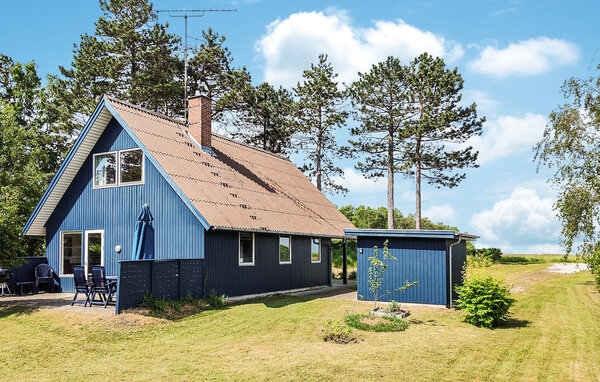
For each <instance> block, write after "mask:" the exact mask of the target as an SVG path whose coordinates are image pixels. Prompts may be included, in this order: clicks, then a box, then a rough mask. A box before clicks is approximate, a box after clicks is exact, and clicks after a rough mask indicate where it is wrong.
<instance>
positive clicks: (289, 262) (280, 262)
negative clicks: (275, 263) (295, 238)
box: [277, 235, 292, 264]
mask: <svg viewBox="0 0 600 382" xmlns="http://www.w3.org/2000/svg"><path fill="white" fill-rule="evenodd" d="M282 237H287V238H288V240H289V241H290V261H281V238H282ZM277 248H278V249H279V250H278V252H279V264H291V263H292V237H291V236H289V235H279V240H278V241H277Z"/></svg>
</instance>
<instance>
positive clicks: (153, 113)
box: [104, 95, 186, 128]
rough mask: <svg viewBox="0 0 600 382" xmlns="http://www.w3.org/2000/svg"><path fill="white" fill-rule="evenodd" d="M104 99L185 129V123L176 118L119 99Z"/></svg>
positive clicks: (105, 96) (107, 96) (111, 97)
mask: <svg viewBox="0 0 600 382" xmlns="http://www.w3.org/2000/svg"><path fill="white" fill-rule="evenodd" d="M104 98H106V99H108V100H109V101H111V102H117V103H120V104H121V105H124V106H127V107H130V108H132V109H136V110H138V111H141V112H144V113H147V114H150V115H152V116H154V117H157V118H162V119H166V120H167V121H169V122H173V123H176V124H179V125H183V127H184V128H185V127H186V123H185V122H184V121H181V120H179V119H177V118H174V117H169V116H168V115H164V114H161V113H158V112H156V111H152V110H148V109H146V108H145V107H142V106H139V105H134V104H132V103H129V102H127V101H123V100H120V99H118V98H115V97H113V96H109V95H104Z"/></svg>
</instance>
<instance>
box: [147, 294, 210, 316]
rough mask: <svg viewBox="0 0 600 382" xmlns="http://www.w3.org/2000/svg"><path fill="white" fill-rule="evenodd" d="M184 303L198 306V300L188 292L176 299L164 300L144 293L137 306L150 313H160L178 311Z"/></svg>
mask: <svg viewBox="0 0 600 382" xmlns="http://www.w3.org/2000/svg"><path fill="white" fill-rule="evenodd" d="M186 305H192V306H199V305H200V300H198V299H197V298H194V297H192V295H190V294H188V295H186V296H185V297H181V298H179V299H177V300H166V299H164V298H156V297H154V296H152V295H151V294H146V295H145V296H144V297H142V298H141V299H140V302H139V304H138V306H140V307H141V308H146V309H149V310H150V314H152V315H162V314H165V313H169V311H173V312H178V311H179V310H181V308H183V307H184V306H186Z"/></svg>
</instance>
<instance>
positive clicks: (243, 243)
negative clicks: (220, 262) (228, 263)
mask: <svg viewBox="0 0 600 382" xmlns="http://www.w3.org/2000/svg"><path fill="white" fill-rule="evenodd" d="M252 247H253V245H252V234H251V233H240V263H250V264H251V263H253V262H254V259H253V256H252V251H253V248H252Z"/></svg>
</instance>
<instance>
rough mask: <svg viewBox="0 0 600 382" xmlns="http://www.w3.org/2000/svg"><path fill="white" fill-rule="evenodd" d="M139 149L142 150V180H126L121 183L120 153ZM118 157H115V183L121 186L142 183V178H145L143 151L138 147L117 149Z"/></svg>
mask: <svg viewBox="0 0 600 382" xmlns="http://www.w3.org/2000/svg"><path fill="white" fill-rule="evenodd" d="M136 150H139V151H141V152H142V180H140V181H139V182H127V183H123V182H121V153H124V152H127V151H136ZM117 155H118V158H117V163H118V165H117V170H118V172H119V173H118V175H117V184H118V185H119V186H121V187H127V186H137V185H140V184H144V180H145V179H146V176H145V175H146V155H144V151H143V150H142V149H140V148H137V147H136V148H133V149H126V150H119V151H118V154H117Z"/></svg>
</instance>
